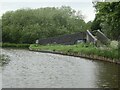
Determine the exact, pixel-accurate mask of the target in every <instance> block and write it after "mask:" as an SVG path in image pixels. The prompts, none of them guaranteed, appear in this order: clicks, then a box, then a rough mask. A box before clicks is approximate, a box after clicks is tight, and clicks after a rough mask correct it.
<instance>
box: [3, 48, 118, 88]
mask: <svg viewBox="0 0 120 90" xmlns="http://www.w3.org/2000/svg"><path fill="white" fill-rule="evenodd" d="M2 53H3V54H5V55H8V56H9V58H10V62H9V63H8V64H6V65H4V66H3V68H2V87H3V88H101V87H109V88H117V87H118V76H119V74H118V68H120V66H119V65H116V64H112V63H108V62H102V61H94V60H89V59H84V58H78V57H71V56H63V55H58V54H57V55H56V54H50V53H40V52H33V51H29V50H19V49H2Z"/></svg>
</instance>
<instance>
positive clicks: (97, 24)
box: [91, 1, 120, 40]
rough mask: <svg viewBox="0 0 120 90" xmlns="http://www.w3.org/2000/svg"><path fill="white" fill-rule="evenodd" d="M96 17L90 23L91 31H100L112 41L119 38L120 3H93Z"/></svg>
mask: <svg viewBox="0 0 120 90" xmlns="http://www.w3.org/2000/svg"><path fill="white" fill-rule="evenodd" d="M94 7H95V9H96V17H95V19H94V21H93V23H92V26H91V29H92V30H98V29H99V30H101V31H102V32H104V33H105V34H106V35H107V37H109V38H110V39H112V40H118V39H119V38H120V1H119V2H95V3H94Z"/></svg>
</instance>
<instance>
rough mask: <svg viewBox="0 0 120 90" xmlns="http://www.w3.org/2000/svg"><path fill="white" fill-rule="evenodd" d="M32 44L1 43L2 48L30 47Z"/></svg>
mask: <svg viewBox="0 0 120 90" xmlns="http://www.w3.org/2000/svg"><path fill="white" fill-rule="evenodd" d="M29 46H30V44H15V43H0V47H2V48H29Z"/></svg>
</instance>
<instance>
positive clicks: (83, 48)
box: [29, 44, 120, 62]
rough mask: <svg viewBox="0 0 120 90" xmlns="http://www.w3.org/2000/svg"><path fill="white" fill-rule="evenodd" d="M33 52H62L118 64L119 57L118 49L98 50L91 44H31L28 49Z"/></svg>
mask: <svg viewBox="0 0 120 90" xmlns="http://www.w3.org/2000/svg"><path fill="white" fill-rule="evenodd" d="M29 49H30V50H34V51H52V52H62V53H64V54H66V55H75V56H83V57H87V58H93V59H104V60H110V61H115V62H119V59H118V58H120V56H119V55H118V49H114V48H98V47H95V46H94V45H92V44H76V45H46V46H43V45H35V44H32V45H30V47H29Z"/></svg>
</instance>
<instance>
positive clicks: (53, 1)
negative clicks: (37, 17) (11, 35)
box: [0, 0, 95, 22]
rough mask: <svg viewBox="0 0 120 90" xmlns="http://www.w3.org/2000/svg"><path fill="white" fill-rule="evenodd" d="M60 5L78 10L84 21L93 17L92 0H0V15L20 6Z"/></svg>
mask: <svg viewBox="0 0 120 90" xmlns="http://www.w3.org/2000/svg"><path fill="white" fill-rule="evenodd" d="M62 5H64V6H70V7H71V8H73V9H75V10H76V11H78V10H80V11H81V12H82V14H83V15H84V16H85V21H86V22H88V21H90V20H93V19H94V17H95V9H94V8H93V4H92V0H0V16H2V14H3V13H5V12H6V11H9V10H17V9H20V8H40V7H61V6H62Z"/></svg>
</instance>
